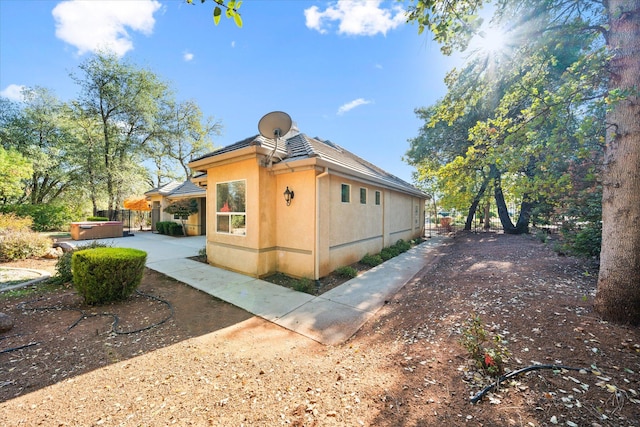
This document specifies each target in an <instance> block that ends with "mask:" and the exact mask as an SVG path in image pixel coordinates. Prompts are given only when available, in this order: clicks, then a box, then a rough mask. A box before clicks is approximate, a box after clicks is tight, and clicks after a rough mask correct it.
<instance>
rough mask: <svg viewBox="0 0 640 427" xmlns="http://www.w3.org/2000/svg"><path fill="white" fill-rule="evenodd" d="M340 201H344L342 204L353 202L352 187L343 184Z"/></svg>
mask: <svg viewBox="0 0 640 427" xmlns="http://www.w3.org/2000/svg"><path fill="white" fill-rule="evenodd" d="M340 199H341V200H342V203H350V202H351V186H350V185H349V184H342V187H341V189H340Z"/></svg>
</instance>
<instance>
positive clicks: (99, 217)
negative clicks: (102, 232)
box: [87, 216, 109, 221]
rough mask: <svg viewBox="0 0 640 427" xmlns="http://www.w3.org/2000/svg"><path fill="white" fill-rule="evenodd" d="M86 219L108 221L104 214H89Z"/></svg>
mask: <svg viewBox="0 0 640 427" xmlns="http://www.w3.org/2000/svg"><path fill="white" fill-rule="evenodd" d="M87 221H109V218H107V217H106V216H90V217H89V218H87Z"/></svg>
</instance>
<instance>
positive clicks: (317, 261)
mask: <svg viewBox="0 0 640 427" xmlns="http://www.w3.org/2000/svg"><path fill="white" fill-rule="evenodd" d="M327 175H329V168H328V167H325V168H324V172H322V173H321V174H320V175H316V245H315V246H316V247H315V262H314V265H313V275H314V280H318V279H320V178H324V177H325V176H327Z"/></svg>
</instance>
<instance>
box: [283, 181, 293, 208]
mask: <svg viewBox="0 0 640 427" xmlns="http://www.w3.org/2000/svg"><path fill="white" fill-rule="evenodd" d="M292 199H293V191H291V190H289V187H288V186H287V189H286V190H284V201H285V202H287V206H289V205H290V204H291V200H292Z"/></svg>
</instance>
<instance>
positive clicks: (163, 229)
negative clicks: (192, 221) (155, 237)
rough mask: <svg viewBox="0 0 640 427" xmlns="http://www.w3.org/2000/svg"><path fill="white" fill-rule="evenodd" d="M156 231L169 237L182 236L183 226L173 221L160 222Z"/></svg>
mask: <svg viewBox="0 0 640 427" xmlns="http://www.w3.org/2000/svg"><path fill="white" fill-rule="evenodd" d="M156 230H157V231H158V233H160V234H166V235H168V236H182V235H183V234H184V233H183V231H182V225H180V224H178V223H177V222H173V221H160V222H156Z"/></svg>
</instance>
